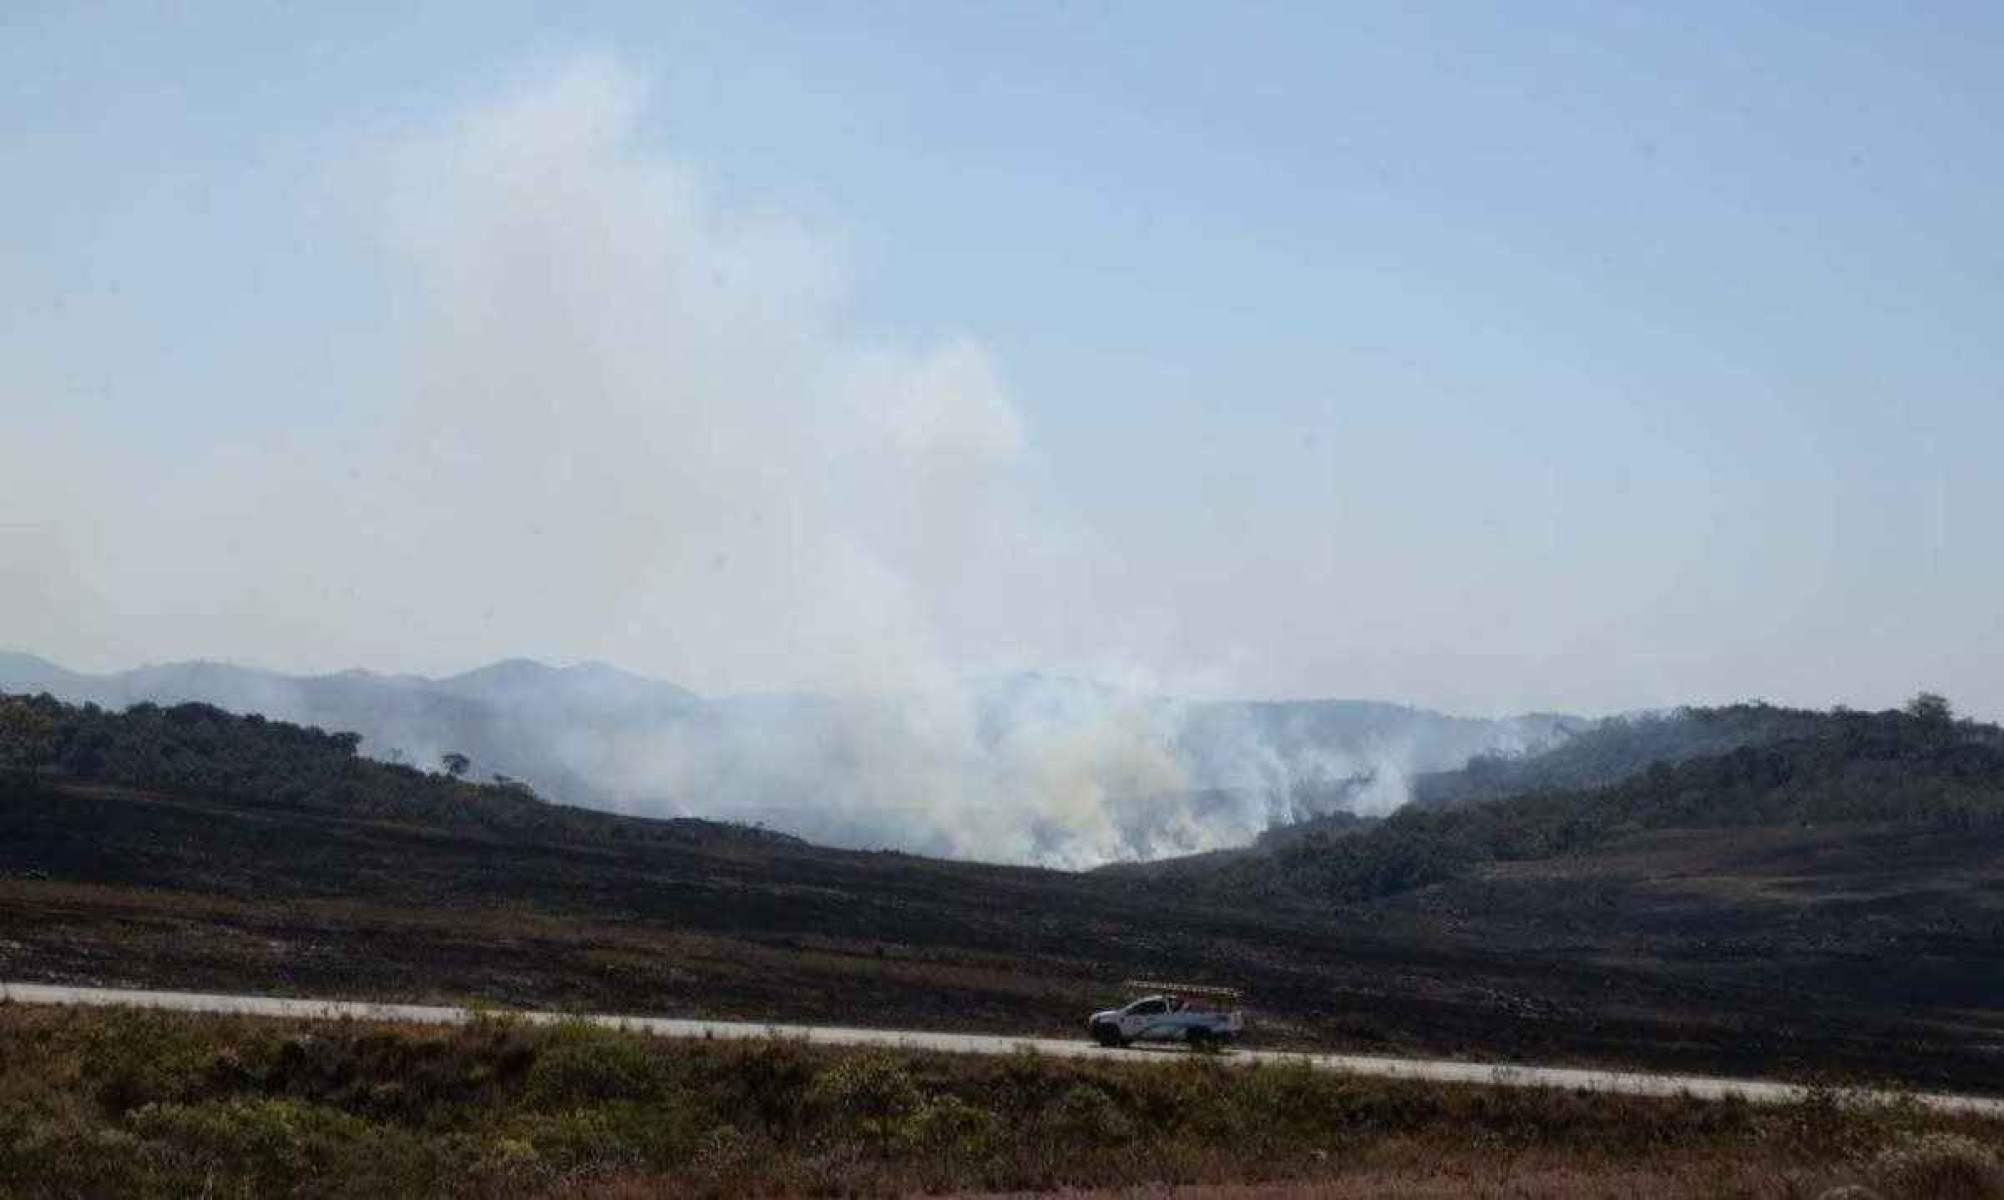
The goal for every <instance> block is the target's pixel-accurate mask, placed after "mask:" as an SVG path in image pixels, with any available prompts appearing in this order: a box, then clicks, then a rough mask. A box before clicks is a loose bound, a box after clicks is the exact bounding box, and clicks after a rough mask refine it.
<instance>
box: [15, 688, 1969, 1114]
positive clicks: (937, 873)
mask: <svg viewBox="0 0 2004 1200" xmlns="http://www.w3.org/2000/svg"><path fill="white" fill-rule="evenodd" d="M1810 725H1811V726H1812V727H1813V728H1814V730H1815V733H1814V735H1813V736H1809V737H1802V738H1795V739H1790V740H1786V741H1783V742H1777V743H1773V744H1771V745H1769V746H1764V747H1759V748H1742V749H1740V750H1736V751H1733V752H1732V753H1729V754H1725V755H1714V756H1710V757H1705V758H1698V759H1692V760H1689V761H1687V762H1685V763H1683V764H1681V765H1677V766H1665V767H1662V768H1660V769H1655V770H1652V771H1649V772H1646V773H1644V774H1643V775H1641V776H1638V777H1635V778H1633V779H1631V780H1629V781H1627V782H1624V783H1621V784H1617V785H1614V786H1612V787H1609V788H1603V789H1598V790H1582V791H1567V792H1550V793H1540V794H1535V795H1532V796H1526V797H1520V798H1517V799H1511V800H1504V801H1498V802H1493V803H1490V804H1486V805H1480V806H1474V807H1470V808H1466V809H1459V810H1452V811H1445V812H1425V811H1414V812H1411V813H1402V814H1400V815H1398V816H1395V817H1393V818H1391V819H1389V820H1387V821H1384V822H1381V823H1377V824H1375V825H1366V826H1361V827H1359V828H1358V829H1357V831H1355V832H1353V833H1351V834H1348V835H1344V836H1329V837H1326V838H1316V839H1307V840H1304V841H1302V842H1300V843H1298V844H1296V845H1295V846H1293V847H1291V848H1288V849H1287V850H1285V851H1275V852H1273V853H1269V854H1264V855H1245V854H1239V855H1222V856H1219V855H1213V856H1206V857H1204V858H1200V859H1197V860H1192V861H1190V862H1187V863H1183V864H1177V865H1176V866H1175V867H1174V868H1173V869H1165V870H1161V871H1155V872H1150V873H1148V874H1146V875H1142V876H1137V875H1136V874H1134V873H1132V872H1124V871H1102V872H1091V873H1084V874H1078V873H1067V872H1058V871H1050V870H1039V869H1031V868H1016V867H994V866H983V865H978V864H971V863H961V862H951V861H941V860H936V859H925V858H919V857H915V856H911V855H903V854H890V853H868V852H857V851H845V850H832V849H827V848H823V847H817V846H813V845H810V844H808V843H804V842H801V841H798V840H794V839H790V838H784V837H778V836H774V835H771V834H768V833H765V832H763V831H760V830H756V829H749V828H745V827H741V826H732V825H725V824H719V823H714V822H700V821H654V820H647V819H642V818H633V817H624V816H618V815H615V814H609V813H602V812H594V811H590V810H584V809H576V808H570V807H567V806H563V805H558V804H551V803H548V802H546V801H545V800H543V799H541V798H539V797H536V796H534V795H532V794H529V793H526V792H525V791H523V790H522V789H521V788H519V787H511V786H500V785H494V784H474V783H469V782H464V781H456V780H452V779H447V778H444V777H442V776H439V775H435V774H427V773H423V772H418V771H415V770H413V769H410V768H407V767H398V766H394V765H390V764H382V763H377V762H373V761H371V760H368V759H366V758H363V757H361V756H359V755H358V754H356V752H355V739H354V738H353V736H352V735H344V734H329V733H323V732H320V731H315V730H304V729H299V728H296V727H292V726H288V725H285V724H282V723H278V722H270V721H263V720H257V719H250V718H238V717H233V716H230V715H228V714H225V713H222V712H220V711H218V710H215V709H211V708H207V707H204V706H177V707H174V708H149V707H142V708H139V709H137V710H135V711H132V712H128V713H123V714H114V713H107V712H104V711H102V710H98V711H92V710H90V709H78V708H73V707H70V706H67V705H63V704H61V703H59V702H56V701H53V700H46V699H44V700H25V699H20V698H14V699H6V700H0V747H4V753H0V762H4V763H6V764H9V765H8V766H7V767H5V768H4V769H0V975H4V976H6V977H11V978H16V979H27V980H42V981H50V982H79V983H97V984H137V985H148V984H150V985H160V986H184V987H196V988H203V989H219V990H229V989H244V990H254V991H256V990H270V991H276V992H291V993H316V994H330V995H352V996H362V997H376V998H394V999H412V1000H464V999H467V998H469V997H486V998H489V999H493V1000H496V1001H500V1002H504V1003H510V1004H525V1005H536V1006H542V1007H562V1006H565V1005H578V1006H582V1007H588V1008H592V1009H596V1010H602V1011H606V1010H610V1011H644V1012H658V1013H674V1014H688V1015H712V1016H727V1017H739V1018H752V1019H790V1020H805V1021H834V1022H847V1023H855V1022H857V1021H859V1020H864V1019H867V1020H868V1021H869V1022H871V1023H878V1024H893V1025H906V1026H914V1027H937V1028H963V1029H987V1030H1001V1031H1008V1032H1022V1033H1052V1034H1059V1035H1063V1034H1070V1033H1073V1032H1075V1029H1076V1025H1077V1022H1078V1020H1079V1018H1080V1016H1081V1014H1083V1013H1084V1012H1086V1011H1089V1010H1090V1009H1091V1008H1094V1007H1100V1006H1103V1005H1104V1004H1105V1003H1106V1002H1108V1001H1109V1000H1110V999H1113V998H1116V997H1117V994H1118V989H1117V984H1118V981H1119V980H1121V979H1123V978H1129V977H1136V976H1146V977H1156V976H1159V975H1164V974H1168V975H1173V976H1175V977H1179V978H1184V979H1189V980H1192V981H1212V982H1228V983H1233V984H1237V985H1239V986H1242V987H1244V988H1246V989H1248V992H1249V995H1250V996H1251V998H1252V1001H1251V1002H1252V1005H1253V1008H1254V1014H1255V1028H1256V1029H1257V1030H1258V1031H1259V1036H1260V1037H1261V1038H1262V1039H1264V1040H1265V1041H1266V1042H1267V1043H1268V1044H1282V1045H1286V1044H1298V1045H1310V1044H1312V1045H1318V1046H1327V1047H1345V1046H1347V1047H1357V1048H1369V1049H1373V1050H1381V1051H1382V1050H1407V1051H1414V1052H1424V1053H1430V1054H1448V1055H1454V1054H1470V1055H1482V1056H1500V1057H1523V1058H1530V1059H1539V1060H1546V1061H1550V1060H1560V1061H1563V1060H1578V1061H1599V1062H1617V1063H1631V1064H1637V1065H1660V1066H1666V1067H1676V1068H1681V1069H1698V1070H1714V1071H1739V1072H1748V1073H1782V1074H1788V1073H1810V1074H1815V1075H1827V1074H1831V1073H1835V1074H1838V1075H1842V1076H1845V1077H1848V1078H1857V1077H1860V1076H1863V1077H1869V1078H1887V1077H1890V1078H1901V1079H1906V1080H1909V1081H1913V1082H1919V1083H1926V1084H1930V1085H1936V1086H1950V1085H1952V1086H1955V1087H1959V1088H1964V1089H1972V1088H1973V1089H1985V1088H1991V1089H1994V1088H1995V1087H1996V1086H1997V1085H1996V1080H1997V1079H1998V1078H1999V1074H2000V1073H1999V1070H1998V1068H1999V1067H2000V1065H2004V1060H2000V1056H1999V1048H2000V1047H2004V1013H2000V1011H1999V1010H1998V1008H1997V1005H1996V1002H1995V997H1996V996H1997V995H1999V994H2004V978H2000V976H1999V966H1998V962H1997V956H1996V954H1995V949H1996V946H1997V945H1998V940H1999V934H2000V930H2004V890H2000V889H1999V888H1998V887H1997V885H1996V880H1997V879H1998V878H1999V877H2000V869H2004V822H2000V821H1999V820H1998V819H1997V814H1998V813H1999V812H2000V810H2004V751H2000V744H1999V735H1998V731H1997V730H1995V729H1994V728H1991V727H1988V726H1976V725H1969V724H1957V723H1952V722H1945V721H1932V720H1927V719H1922V718H1917V717H1910V716H1907V715H1905V714H1898V713H1884V714H1870V715H1861V714H1855V715H1824V716H1820V717H1817V718H1816V719H1815V720H1813V721H1811V722H1810ZM862 1014H868V1016H867V1018H865V1017H864V1016H863V1015H862Z"/></svg>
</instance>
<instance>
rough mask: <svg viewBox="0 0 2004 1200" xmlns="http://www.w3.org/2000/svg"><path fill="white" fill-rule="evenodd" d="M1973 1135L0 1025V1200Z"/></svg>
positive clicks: (456, 1032)
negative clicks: (5, 1199)
mask: <svg viewBox="0 0 2004 1200" xmlns="http://www.w3.org/2000/svg"><path fill="white" fill-rule="evenodd" d="M2001 1138H2004V1123H1999V1122H1985V1121H1981V1120H1976V1119H1970V1118H1945V1117H1938V1116H1931V1115H1928V1114H1926V1113H1924V1112H1922V1111H1920V1110H1919V1109H1917V1108H1893V1109H1884V1110H1873V1111H1856V1110H1849V1109H1846V1108H1843V1107H1840V1106H1838V1105H1836V1104H1835V1103H1833V1102H1832V1101H1831V1100H1830V1099H1829V1098H1827V1097H1817V1098H1812V1099H1811V1100H1809V1101H1808V1102H1805V1103H1802V1104H1797V1105H1792V1106H1786V1107H1777V1108H1756V1107H1752V1106H1748V1105H1746V1104H1742V1103H1733V1102H1727V1103H1708V1102H1700V1101H1694V1100H1682V1099H1678V1100H1660V1099H1643V1098H1633V1097H1609V1096H1586V1095H1578V1094H1572V1093H1565V1092H1541V1091H1530V1090H1515V1089H1495V1088H1482V1087H1473V1086H1446V1085H1433V1084H1421V1083H1412V1082H1402V1081H1387V1080H1365V1079H1357V1078H1351V1077H1345V1076H1341V1075H1335V1074H1329V1073H1318V1072H1311V1071H1308V1070H1305V1069H1300V1068H1293V1067H1286V1068H1267V1067H1258V1068H1251V1069H1234V1068H1223V1067H1220V1066H1218V1065H1217V1064H1215V1063H1210V1062H1206V1061H1202V1060H1199V1059H1191V1060H1189V1061H1186V1062H1182V1063H1178V1064H1177V1065H1174V1066H1169V1067H1164V1066H1159V1065H1148V1064H1132V1063H1105V1062H1095V1061H1076V1062H1060V1061H1054V1060H1050V1059H1042V1058H1038V1057H1035V1056H1031V1055H1019V1056H1016V1057H1012V1058H979V1057H961V1056H952V1055H939V1054H917V1053H896V1054H886V1053H882V1052H874V1051H856V1050H840V1049H830V1048H814V1047H808V1046H804V1045H800V1044H796V1043H789V1042H780V1041H774V1042H747V1043H724V1042H714V1043H713V1042H701V1041H666V1040H655V1039H650V1038H648V1037H645V1036H644V1035H635V1034H624V1033H618V1032H613V1031H608V1030H603V1029H598V1028H595V1027H588V1026H584V1025H575V1026H557V1027H529V1026H525V1025H522V1024H519V1023H516V1022H511V1021H508V1020H506V1019H487V1020H482V1021H478V1022H475V1023H473V1024H471V1025H468V1026H465V1027H458V1028H443V1029H441V1028H418V1027H408V1026H398V1025H392V1024H379V1023H370V1022H353V1021H335V1022H290V1021H268V1020H259V1019H253V1018H225V1017H211V1016H195V1015H186V1014H166V1013H145V1012H122V1011H102V1010H101V1011H82V1010H61V1009H40V1008H30V1007H24V1006H5V1005H0V1194H6V1195H19V1196H100V1195H102V1196H112V1195H117V1196H179V1195H188V1194H196V1193H205V1194H207V1195H211V1196H264V1195H272V1194H291V1195H309V1196H370V1197H376V1196H383V1195H399V1196H401V1195H458V1196H502V1195H508V1196H515V1195H549V1196H589V1197H604V1198H608V1200H610V1198H624V1197H638V1196H652V1195H678V1196H679V1195H697V1196H701V1195H713V1196H727V1195H729V1196H735V1195H747V1194H751V1195H904V1194H918V1193H925V1194H946V1195H954V1194H961V1195H964V1194H982V1193H990V1194H993V1193H1002V1194H1007V1193H1011V1192H1048V1191H1053V1190H1064V1189H1072V1190H1091V1189H1101V1190H1102V1191H1103V1192H1104V1194H1108V1195H1120V1196H1144V1195H1147V1196H1155V1195H1164V1194H1171V1193H1170V1192H1169V1191H1168V1189H1184V1190H1182V1191H1176V1192H1174V1193H1173V1194H1177V1195H1189V1196H1193V1197H1198V1196H1201V1197H1220V1198H1222V1197H1230V1196H1247V1197H1253V1196H1259V1197H1270V1196H1287V1195H1301V1196H1321V1197H1332V1198H1333V1197H1348V1196H1367V1195H1371V1196H1375V1195H1386V1194H1398V1195H1415V1196H1431V1195H1438V1196H1465V1195H1474V1196H1499V1197H1501V1196H1532V1195H1550V1196H1601V1195H1607V1196H1613V1195H1651V1196H1657V1195H1662V1196H1677V1195H1694V1196H1695V1195H1706V1196H1748V1197H1769V1196H1772V1197H1795V1196H1800V1197H1813V1196H1817V1195H1819V1194H1821V1193H1822V1192H1823V1191H1824V1190H1826V1189H1829V1188H1832V1187H1836V1186H1839V1185H1845V1184H1866V1183H1869V1184H1871V1185H1872V1186H1873V1187H1874V1188H1876V1189H1878V1194H1880V1195H1883V1196H1886V1197H1888V1200H1897V1198H1898V1197H1903V1196H1923V1195H1925V1196H1936V1195H1942V1196H1960V1195H1966V1196H1975V1197H1993V1196H1997V1197H2004V1188H2000V1186H1999V1182H1998V1176H1997V1173H1996V1158H1995V1148H1996V1147H1997V1146H1999V1145H2000V1144H2004V1142H2000V1139H2001ZM1944 1188H1962V1189H1963V1190H1961V1191H1952V1190H1949V1191H1945V1190H1943V1189H1944ZM1108 1189H1111V1190H1108ZM1123 1189H1124V1190H1123ZM1971 1189H1973V1190H1971Z"/></svg>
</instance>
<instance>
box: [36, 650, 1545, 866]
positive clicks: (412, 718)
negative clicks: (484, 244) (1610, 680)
mask: <svg viewBox="0 0 2004 1200" xmlns="http://www.w3.org/2000/svg"><path fill="white" fill-rule="evenodd" d="M7 691H12V692H17V693H23V694H33V693H39V692H47V693H49V694H51V695H53V696H55V697H56V698H58V699H61V700H65V701H68V702H70V703H73V704H82V703H94V704H98V705H101V706H104V707H107V708H123V707H126V706H128V705H132V704H141V703H147V704H167V705H174V704H183V703H202V704H209V705H214V706H216V707H217V708H220V709H224V710H226V711H229V712H233V713H237V714H239V715H251V714H257V715H261V716H264V717H266V718H269V719H272V720H279V721H288V722H294V723H297V724H301V725H308V726H318V727H320V728H324V729H340V730H352V731H354V732H355V733H357V734H358V735H359V738H360V740H359V741H358V743H357V746H356V750H357V752H358V753H360V754H362V755H365V756H368V757H371V758H375V759H378V760H381V761H386V762H400V763H407V764H413V765H416V766H420V767H426V768H429V767H433V766H435V765H436V764H437V763H438V762H439V761H440V758H441V756H443V755H444V754H446V753H460V754H464V755H465V756H467V758H469V759H470V760H471V763H472V771H471V773H472V775H473V776H474V777H476V778H481V779H486V778H490V777H492V776H494V775H504V776H507V777H509V778H511V779H517V780H521V781H523V782H525V783H527V784H528V785H529V786H531V787H533V788H534V789H536V790H537V791H538V792H541V793H543V794H545V795H549V796H554V797H559V798H561V799H563V800H565V801H567V802H569V803H572V804H577V805H581V806H584V807H588V808H599V809H607V810H611V811H618V812H628V813H641V814H647V815H653V816H689V815H695V816H705V817H716V818H720V819H726V820H737V821H742V822H746V823H762V824H765V825H768V826H771V827H773V828H776V829H782V830H785V831H786V832H789V833H794V834H798V835H801V836H804V837H809V838H812V839H813V840H815V841H817V842H821V843H823V844H826V845H838V846H848V847H853V848H868V849H874V848H879V847H893V848H896V849H901V850H907V851H913V852H919V853H928V854H934V855H940V856H947V857H962V858H983V859H1004V860H1007V861H1014V862H1025V863H1039V864H1043V865H1058V866H1085V865H1093V864H1096V863H1100V862H1106V861H1109V860H1114V859H1131V858H1155V857H1161V856H1164V855H1170V854H1180V853H1187V852H1190V851H1192V850H1200V849H1208V848H1213V847H1217V846H1228V845H1238V844H1244V843H1246V842H1250V841H1251V840H1252V839H1253V838H1254V837H1255V836H1257V835H1258V834H1259V832H1260V831H1261V830H1263V829H1266V828H1268V827H1269V826H1271V825H1274V824H1277V823H1283V822H1288V821H1296V820H1300V819H1302V818H1304V817H1312V816H1315V815H1318V814H1322V813H1327V812H1331V811H1339V810H1347V809H1349V808H1352V807H1359V806H1361V807H1363V808H1366V809H1369V810H1371V811H1385V810H1387V809H1389V808H1390V807H1392V806H1393V805H1395V804H1396V803H1398V802H1401V801H1403V800H1404V799H1405V784H1404V781H1405V780H1406V779H1408V778H1410V777H1411V776H1413V775H1415V774H1417V773H1421V772H1426V771H1437V770H1441V769H1445V768H1451V767H1457V766H1459V765H1461V764H1462V763H1464V762H1466V761H1467V760H1468V759H1469V758H1470V757H1471V756H1474V755H1480V754H1484V753H1490V752H1513V753H1514V752H1518V751H1522V750H1525V749H1528V748H1539V747H1544V746H1548V745H1550V744H1552V743H1553V742H1555V741H1558V740H1561V739H1562V738H1563V737H1564V736H1565V735H1566V734H1567V733H1568V732H1569V731H1570V730H1572V729H1573V728H1575V727H1577V726H1578V725H1579V724H1580V722H1577V721H1575V720H1573V719H1571V718H1566V717H1560V716H1554V715H1550V714H1533V715H1527V716H1522V717H1511V718H1504V719H1499V720H1490V719H1473V718H1464V717H1452V716H1447V715H1444V714H1440V713H1433V712H1428V711H1425V710H1422V709H1415V708H1409V707H1405V706H1401V705H1395V704H1385V703H1377V702H1371V701H1358V700H1308V701H1290V702H1241V701H1199V700H1187V699H1180V698H1176V697H1166V696H1154V695H1144V694H1137V693H1131V692H1125V691H1121V690H1119V689H1115V688H1111V687H1108V686H1105V685H1103V684H1098V683H1095V682H1092V681H1090V680H1080V679H1069V678H1062V677H1054V676H1045V675H1035V674H1012V675H1001V676H995V677H990V678H982V679H975V680H970V681H966V682H964V683H955V684H951V685H947V686H943V687H938V688H934V689H932V690H928V691H924V692H914V693H910V694H902V693H901V694H890V695H845V696H838V695H815V694H801V695H771V696H723V697H703V696H698V695H696V694H694V693H692V692H689V691H687V690H685V689H682V688H680V687H677V686H675V685H673V684H670V683H666V682H663V681H660V680H655V679H649V678H646V677H644V676H640V675H635V674H632V673H630V672H626V671H621V670H619V669H617V668H615V667H611V666H608V665H606V664H603V663H586V664H580V665H576V666H570V667H561V668H560V667H552V666H546V665H544V664H542V663H537V662H532V661H529V660H526V659H510V660H506V661H503V662H498V663H494V664H491V665H489V666H485V667H481V668H479V669H477V670H473V671H469V672H466V673H464V674H461V675H454V676H449V677H445V678H441V679H428V678H424V677H420V676H414V675H377V674H372V673H370V672H366V671H344V672H340V673H338V674H332V675H319V676H289V675H281V674H276V673H273V672H267V671H257V670H251V669H248V668H244V667H238V666H233V665H230V664H225V663H207V662H194V663H169V664H163V665H158V666H150V667H143V668H139V669H136V670H131V671H121V672H115V673H112V674H106V675H88V674H81V673H77V672H72V671H68V670H65V669H64V668H62V667H60V666H57V665H55V664H53V663H50V662H47V661H45V660H43V659H38V658H35V657H33V656H30V655H24V654H8V653H0V692H7ZM1060 776H1061V777H1060ZM920 790H922V791H923V795H922V796H921V795H919V794H917V792H919V791H920ZM1053 790H1064V791H1066V792H1068V793H1070V794H1071V795H1072V796H1073V797H1075V798H1076V799H1075V800H1074V802H1073V803H1071V804H1069V805H1064V806H1051V805H1045V804H1043V803H1041V801H1042V799H1043V798H1044V797H1045V796H1047V795H1048V794H1049V793H1050V792H1051V791H1053Z"/></svg>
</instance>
